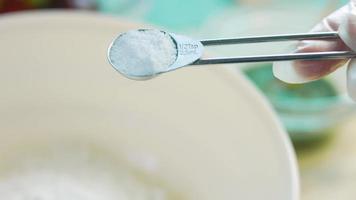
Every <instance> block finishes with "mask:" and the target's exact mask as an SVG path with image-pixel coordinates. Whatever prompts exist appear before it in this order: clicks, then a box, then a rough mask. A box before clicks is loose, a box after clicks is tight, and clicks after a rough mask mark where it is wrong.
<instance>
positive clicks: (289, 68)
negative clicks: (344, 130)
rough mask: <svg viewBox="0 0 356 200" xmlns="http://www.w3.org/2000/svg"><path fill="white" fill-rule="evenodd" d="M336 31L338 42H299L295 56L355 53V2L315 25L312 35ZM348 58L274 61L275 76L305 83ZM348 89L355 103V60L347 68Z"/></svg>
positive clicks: (332, 69) (334, 67)
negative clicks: (333, 52)
mask: <svg viewBox="0 0 356 200" xmlns="http://www.w3.org/2000/svg"><path fill="white" fill-rule="evenodd" d="M328 31H338V32H339V36H340V39H338V40H304V41H301V42H299V43H298V45H297V48H296V50H295V52H296V53H302V52H322V51H355V52H356V0H351V1H350V3H349V4H347V5H345V6H344V7H342V8H340V9H339V10H337V11H335V12H334V13H332V14H331V15H329V16H327V17H326V18H324V19H323V20H322V21H321V22H320V23H319V24H317V25H316V26H315V27H314V28H313V29H312V30H311V32H328ZM349 60H350V59H339V60H320V61H310V60H303V61H292V62H276V63H274V65H273V73H274V75H275V76H276V77H277V78H279V79H280V80H282V81H285V82H289V83H305V82H308V81H312V80H317V79H319V78H321V77H323V76H325V75H328V74H330V73H331V72H333V71H335V70H336V69H337V68H339V67H341V66H343V65H344V64H346V63H347V62H348V61H349ZM347 67H348V68H347V90H348V93H349V95H350V97H351V98H353V99H354V100H355V101H356V59H352V60H351V61H350V62H349V63H348V66H347Z"/></svg>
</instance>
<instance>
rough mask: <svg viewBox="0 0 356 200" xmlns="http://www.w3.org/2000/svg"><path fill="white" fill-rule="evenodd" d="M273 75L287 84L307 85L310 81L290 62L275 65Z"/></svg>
mask: <svg viewBox="0 0 356 200" xmlns="http://www.w3.org/2000/svg"><path fill="white" fill-rule="evenodd" d="M273 75H274V76H275V77H276V78H278V79H279V80H281V81H284V82H287V83H305V82H308V81H309V79H306V78H305V77H304V76H302V75H300V74H299V73H298V72H297V71H296V69H295V67H294V66H293V63H292V62H290V61H288V62H275V63H273Z"/></svg>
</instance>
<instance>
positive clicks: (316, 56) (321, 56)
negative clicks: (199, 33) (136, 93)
mask: <svg viewBox="0 0 356 200" xmlns="http://www.w3.org/2000/svg"><path fill="white" fill-rule="evenodd" d="M142 31H145V30H142ZM161 32H163V33H165V34H168V35H169V36H170V38H171V39H172V40H173V41H174V43H175V46H176V49H177V56H176V60H175V62H173V63H172V64H171V65H169V66H167V67H166V68H164V70H159V71H156V72H155V73H147V74H143V75H142V74H141V75H137V74H136V75H135V74H130V73H127V72H123V70H122V68H121V67H120V66H119V65H117V64H116V63H115V62H114V60H113V56H112V55H113V54H112V50H113V48H112V47H113V44H114V43H115V41H116V40H119V39H120V36H119V37H117V38H116V39H115V40H114V41H113V43H112V44H111V45H110V47H109V53H108V58H109V62H110V63H111V65H112V66H113V67H114V68H115V69H116V70H118V71H119V72H120V73H122V74H123V75H125V76H126V77H128V78H131V79H136V80H137V79H139V80H143V79H144V80H146V79H150V78H153V77H154V76H156V75H158V74H161V73H165V72H169V71H173V70H176V69H178V68H181V67H184V66H187V65H208V64H229V63H248V62H274V61H289V60H325V59H344V58H354V57H356V53H355V52H351V51H328V52H308V53H289V54H273V55H254V56H238V57H222V58H206V59H201V56H202V54H203V50H204V46H212V45H230V44H243V43H262V42H277V41H289V40H321V39H327V40H335V39H339V35H338V33H337V32H318V33H300V34H283V35H267V36H252V37H240V38H223V39H210V40H201V41H197V40H194V39H191V38H189V37H186V36H182V35H176V34H173V33H167V32H165V31H161ZM203 45H204V46H203Z"/></svg>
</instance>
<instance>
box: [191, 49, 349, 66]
mask: <svg viewBox="0 0 356 200" xmlns="http://www.w3.org/2000/svg"><path fill="white" fill-rule="evenodd" d="M353 57H356V53H353V52H349V51H330V52H313V53H291V54H276V55H259V56H240V57H227V58H207V59H199V60H197V61H195V62H194V63H192V65H209V64H228V63H248V62H273V61H288V60H325V59H344V58H353Z"/></svg>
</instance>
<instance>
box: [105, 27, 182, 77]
mask: <svg viewBox="0 0 356 200" xmlns="http://www.w3.org/2000/svg"><path fill="white" fill-rule="evenodd" d="M109 57H110V61H111V63H112V64H113V66H114V67H115V68H116V69H117V70H118V71H119V72H121V73H122V74H124V75H126V76H129V77H147V76H153V75H155V74H157V73H159V72H164V71H166V70H167V69H168V67H169V66H170V65H171V64H173V63H174V61H175V60H176V58H177V48H176V44H175V43H174V41H173V39H172V38H171V37H170V36H169V35H168V34H167V33H164V32H162V31H159V30H134V31H129V32H126V33H124V34H122V35H121V36H119V38H118V39H117V40H115V41H114V42H113V44H112V46H111V51H110V55H109Z"/></svg>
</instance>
